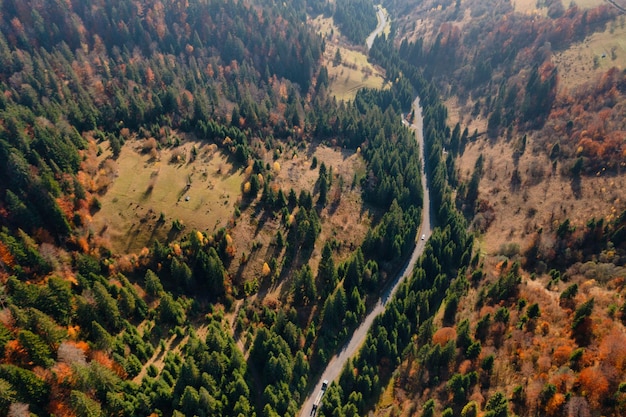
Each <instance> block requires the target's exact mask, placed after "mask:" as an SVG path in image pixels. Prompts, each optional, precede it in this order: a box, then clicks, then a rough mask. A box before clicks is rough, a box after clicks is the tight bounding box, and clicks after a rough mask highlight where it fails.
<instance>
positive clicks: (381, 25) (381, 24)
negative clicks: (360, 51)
mask: <svg viewBox="0 0 626 417" xmlns="http://www.w3.org/2000/svg"><path fill="white" fill-rule="evenodd" d="M376 19H378V26H376V29H374V31H373V32H372V33H370V35H369V36H368V37H367V39H366V40H365V43H366V44H367V49H368V50H369V49H372V45H373V44H374V39H376V37H377V36H378V35H380V34H381V33H382V32H383V29H385V25H386V24H387V15H386V14H385V12H384V11H383V7H382V6H381V5H380V4H379V5H378V6H376Z"/></svg>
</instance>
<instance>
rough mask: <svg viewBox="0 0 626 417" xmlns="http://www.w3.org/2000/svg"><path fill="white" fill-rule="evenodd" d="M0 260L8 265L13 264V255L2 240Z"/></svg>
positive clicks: (0, 243)
mask: <svg viewBox="0 0 626 417" xmlns="http://www.w3.org/2000/svg"><path fill="white" fill-rule="evenodd" d="M0 261H1V262H2V263H4V264H5V265H6V266H8V267H12V266H13V265H15V259H14V258H13V255H11V252H9V249H8V248H7V247H6V246H5V245H4V243H2V242H0Z"/></svg>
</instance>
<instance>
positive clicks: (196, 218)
mask: <svg viewBox="0 0 626 417" xmlns="http://www.w3.org/2000/svg"><path fill="white" fill-rule="evenodd" d="M194 149H195V151H194ZM194 153H195V154H196V156H195V157H194V156H193V154H194ZM242 180H243V175H242V172H241V170H238V169H236V168H235V167H233V165H232V164H231V163H230V162H229V161H228V159H227V158H226V156H225V155H224V154H222V153H221V152H220V151H218V150H217V149H216V146H215V145H208V144H205V143H201V142H185V143H183V144H182V145H181V146H179V147H175V148H164V149H161V150H160V151H158V156H157V157H156V158H155V157H154V156H151V155H149V154H147V153H144V152H142V146H141V143H140V142H139V141H130V142H129V143H127V144H126V145H125V146H124V147H123V148H122V152H121V154H120V156H119V158H118V159H117V160H116V161H115V177H114V179H113V180H112V182H111V184H110V186H109V187H108V190H107V191H106V193H105V194H104V195H102V196H101V197H100V203H101V207H102V208H101V209H100V210H99V211H98V212H97V213H96V214H95V215H94V217H93V223H92V229H93V231H94V233H96V234H99V235H101V236H102V237H103V238H104V239H105V240H108V241H109V242H111V248H112V249H113V251H114V252H118V253H124V252H138V251H140V250H141V249H142V248H143V247H146V246H149V245H150V244H151V242H152V241H153V240H154V239H157V238H158V239H160V240H166V239H167V237H168V236H172V235H175V234H176V230H175V229H173V223H174V221H178V222H180V223H181V224H182V225H183V226H184V228H185V230H187V231H191V230H199V231H206V232H208V233H213V232H214V231H216V230H217V229H219V228H220V227H225V226H226V225H227V224H228V220H229V219H230V218H231V217H232V215H233V211H234V204H235V203H236V201H237V198H238V197H239V196H240V194H241V184H242Z"/></svg>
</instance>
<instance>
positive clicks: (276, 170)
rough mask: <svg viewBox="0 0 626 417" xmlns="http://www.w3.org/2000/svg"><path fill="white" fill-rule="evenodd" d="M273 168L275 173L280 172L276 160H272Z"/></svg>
mask: <svg viewBox="0 0 626 417" xmlns="http://www.w3.org/2000/svg"><path fill="white" fill-rule="evenodd" d="M273 168H274V172H275V173H277V174H278V173H279V172H280V164H279V163H278V161H276V162H274V166H273Z"/></svg>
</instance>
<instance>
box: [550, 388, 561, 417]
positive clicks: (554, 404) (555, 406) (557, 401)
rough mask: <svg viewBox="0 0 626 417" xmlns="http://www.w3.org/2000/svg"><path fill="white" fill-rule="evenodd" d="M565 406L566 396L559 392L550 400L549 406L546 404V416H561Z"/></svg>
mask: <svg viewBox="0 0 626 417" xmlns="http://www.w3.org/2000/svg"><path fill="white" fill-rule="evenodd" d="M564 405H565V395H563V394H561V393H560V392H557V393H556V394H554V396H552V398H550V400H548V404H546V414H547V415H549V416H557V415H561V414H562V411H563V406H564Z"/></svg>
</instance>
